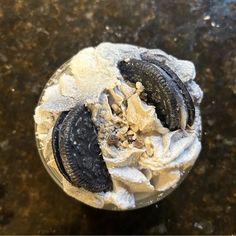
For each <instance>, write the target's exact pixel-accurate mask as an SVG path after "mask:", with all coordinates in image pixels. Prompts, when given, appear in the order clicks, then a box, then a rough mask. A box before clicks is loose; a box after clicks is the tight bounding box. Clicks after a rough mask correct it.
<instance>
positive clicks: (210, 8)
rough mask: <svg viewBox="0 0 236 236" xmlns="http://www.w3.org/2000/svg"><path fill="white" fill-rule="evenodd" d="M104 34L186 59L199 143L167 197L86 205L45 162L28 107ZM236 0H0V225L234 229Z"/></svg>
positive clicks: (40, 230)
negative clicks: (193, 83)
mask: <svg viewBox="0 0 236 236" xmlns="http://www.w3.org/2000/svg"><path fill="white" fill-rule="evenodd" d="M102 41H111V42H123V43H131V44H137V45H141V46H144V47H147V48H161V49H163V50H165V51H166V52H168V53H170V54H173V55H175V56H176V57H179V58H181V59H189V60H192V61H193V62H194V63H195V65H196V68H197V81H198V83H199V84H200V85H201V87H202V88H203V90H204V93H205V94H204V95H205V97H204V100H203V104H202V116H203V128H204V131H203V137H202V138H203V150H202V152H201V155H200V157H199V159H198V161H197V163H196V165H195V166H194V168H193V169H192V171H191V173H190V174H189V176H188V177H187V178H186V180H185V181H184V182H183V183H182V184H181V186H180V187H179V188H178V189H177V190H176V191H174V192H173V193H172V194H171V195H170V196H169V197H167V198H166V199H164V200H163V201H161V202H159V203H158V204H155V205H153V206H150V207H147V208H144V209H140V210H136V211H130V212H120V213H119V212H107V211H102V210H96V209H92V208H90V207H87V206H84V205H83V204H81V203H79V202H77V201H76V200H74V199H72V198H70V197H68V196H67V195H65V194H64V193H63V192H62V190H61V189H60V188H59V187H58V186H57V185H56V184H55V183H54V182H53V181H52V179H51V178H50V176H49V175H48V174H47V172H46V170H45V169H44V167H43V165H42V163H41V161H40V158H39V155H38V152H37V149H36V145H35V140H34V123H33V118H32V116H33V113H34V108H35V106H36V103H37V100H38V98H39V95H40V93H41V90H42V89H43V87H44V85H45V83H46V82H47V80H48V78H49V77H50V76H51V75H52V73H53V72H54V71H55V70H56V68H57V67H59V66H60V65H61V64H62V63H64V62H65V61H66V60H67V59H69V58H70V57H71V56H73V55H74V54H75V53H76V52H77V51H78V50H80V49H82V48H84V47H87V46H90V45H93V46H95V45H97V44H98V43H100V42H102ZM235 78H236V1H233V0H225V1H223V0H215V1H214V0H211V1H209V0H191V1H185V0H176V1H175V0H158V1H142V0H136V1H129V0H127V1H124V0H114V1H90V0H87V1H81V0H80V1H76V0H75V1H59V0H58V1H57V0H51V1H50V0H44V1H43V0H37V1H36V0H27V1H21V0H15V1H13V0H8V1H5V0H0V93H1V99H0V131H1V132H0V234H69V233H70V234H72V233H73V234H233V233H236V223H235V222H236V146H235V141H236V137H235V136H236V134H235V133H236V111H235V107H236V96H235V95H236V81H235Z"/></svg>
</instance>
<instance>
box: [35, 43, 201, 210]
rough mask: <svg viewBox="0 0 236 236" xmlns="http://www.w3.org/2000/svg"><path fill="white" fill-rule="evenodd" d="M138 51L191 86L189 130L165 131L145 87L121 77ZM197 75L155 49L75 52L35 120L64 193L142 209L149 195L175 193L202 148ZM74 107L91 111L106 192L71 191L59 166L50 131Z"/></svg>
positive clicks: (106, 47) (109, 47) (108, 46)
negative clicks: (109, 186)
mask: <svg viewBox="0 0 236 236" xmlns="http://www.w3.org/2000/svg"><path fill="white" fill-rule="evenodd" d="M140 53H149V54H152V55H153V56H155V57H156V59H158V60H160V61H163V62H165V64H166V65H168V66H169V67H170V68H171V69H172V70H173V71H174V72H175V73H176V74H177V75H178V76H179V77H180V79H181V80H182V81H183V82H187V81H190V82H189V83H188V89H189V92H190V94H191V96H192V97H193V100H194V102H195V105H196V107H195V108H196V117H195V122H194V125H193V126H192V127H191V129H188V130H186V131H182V130H177V131H173V132H170V131H169V130H168V129H167V128H165V127H163V126H162V124H161V122H160V120H159V119H158V116H157V114H156V112H155V107H154V106H151V105H147V104H146V103H145V102H144V101H142V100H141V99H140V94H141V93H142V91H143V89H144V88H143V86H142V84H141V83H136V84H135V85H131V84H129V83H127V82H125V81H124V80H123V79H122V76H121V75H120V73H119V70H118V69H117V62H118V61H120V60H124V59H127V58H136V59H140ZM194 77H195V68H194V65H193V64H192V63H191V62H189V61H184V60H178V59H176V58H175V57H173V56H170V55H167V54H166V53H165V52H163V51H161V50H159V49H151V50H148V49H145V48H141V47H136V46H133V45H126V44H112V43H101V44H100V45H98V46H97V47H96V48H93V47H90V48H85V49H83V50H81V51H80V52H79V53H78V54H76V55H75V56H74V57H73V58H72V59H71V61H70V62H69V65H68V69H67V70H66V71H65V72H64V73H62V74H61V75H60V76H59V78H54V81H53V83H52V84H51V85H50V86H49V87H47V88H46V89H45V91H44V94H43V97H42V100H41V103H40V104H39V106H37V107H36V109H35V115H34V119H35V123H36V124H37V126H36V135H37V138H38V140H39V143H40V148H41V149H42V153H43V156H44V158H45V161H46V163H47V165H48V166H49V167H50V168H52V169H53V170H54V173H56V175H57V177H58V178H60V179H61V182H62V185H63V189H64V191H65V192H66V193H67V194H68V195H70V196H72V197H74V198H76V199H78V200H80V201H82V202H84V203H86V204H88V205H91V206H93V207H97V208H103V207H104V208H106V207H107V206H109V205H112V206H113V207H116V208H118V209H128V208H134V207H136V206H139V201H142V202H144V201H145V199H148V198H149V197H150V196H152V195H154V194H155V195H156V196H155V198H156V199H157V198H158V197H159V198H161V197H162V195H163V192H164V191H168V190H169V189H171V188H174V187H175V186H176V185H177V184H178V182H179V181H180V179H181V177H182V176H183V175H184V173H185V172H187V171H188V170H189V168H191V166H192V165H193V164H194V162H195V160H196V158H197V157H198V155H199V152H200V150H201V144H200V142H199V139H198V136H199V134H200V131H201V118H200V112H199V108H198V104H200V102H201V99H202V96H203V94H202V91H201V89H200V88H199V86H198V85H197V84H196V83H195V82H194V81H192V80H193V79H194ZM78 103H79V104H86V105H87V106H88V108H89V109H90V110H91V113H92V119H93V122H94V123H95V125H96V126H97V127H98V130H99V132H98V141H99V144H100V148H101V151H102V154H103V158H104V160H105V162H106V165H107V167H108V170H109V173H110V174H111V177H112V181H113V190H112V191H110V192H107V193H91V192H89V191H87V190H85V189H83V188H77V187H74V186H72V185H71V184H70V183H69V182H68V181H66V180H65V179H64V178H63V177H62V175H61V173H60V172H59V170H58V168H57V166H56V163H55V160H54V157H53V153H52V146H51V137H52V128H53V126H54V123H55V121H56V119H57V117H58V116H59V114H60V112H62V111H66V110H69V109H71V108H72V107H74V106H75V105H76V104H78ZM111 137H112V138H113V139H114V137H115V140H113V139H112V138H111ZM116 139H117V140H116ZM109 140H110V141H109ZM112 142H113V143H112Z"/></svg>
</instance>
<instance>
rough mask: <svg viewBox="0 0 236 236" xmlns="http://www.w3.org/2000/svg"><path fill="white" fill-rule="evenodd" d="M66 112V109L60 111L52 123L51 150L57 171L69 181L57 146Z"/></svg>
mask: <svg viewBox="0 0 236 236" xmlns="http://www.w3.org/2000/svg"><path fill="white" fill-rule="evenodd" d="M67 114H68V111H64V112H62V113H61V114H60V115H59V116H58V118H57V120H56V123H55V124H54V127H53V131H52V150H53V155H54V159H55V161H56V164H57V167H58V169H59V171H60V172H61V174H62V175H63V176H64V177H65V178H66V179H67V180H68V181H70V176H69V175H68V174H67V173H66V170H65V168H64V165H63V163H62V159H61V154H60V147H59V132H60V129H61V126H62V123H63V121H64V119H65V118H66V115H67Z"/></svg>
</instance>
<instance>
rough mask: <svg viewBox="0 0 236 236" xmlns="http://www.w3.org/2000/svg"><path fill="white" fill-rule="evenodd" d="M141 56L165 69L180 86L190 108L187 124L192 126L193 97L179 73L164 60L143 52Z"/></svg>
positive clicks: (193, 117)
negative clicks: (161, 60) (163, 61)
mask: <svg viewBox="0 0 236 236" xmlns="http://www.w3.org/2000/svg"><path fill="white" fill-rule="evenodd" d="M141 58H142V60H144V61H147V62H149V63H152V64H154V65H156V66H157V67H158V68H159V69H162V70H164V71H165V72H166V73H167V74H168V75H169V76H170V77H171V78H172V80H173V82H174V83H175V84H176V85H177V86H178V88H179V90H180V92H181V93H182V95H183V97H184V102H185V105H186V107H187V110H188V121H187V124H188V125H189V126H192V125H193V123H194V119H195V107H194V103H193V100H192V97H191V95H190V93H189V91H188V89H187V88H186V86H185V84H184V83H183V82H182V81H181V79H180V78H179V77H178V75H177V74H176V73H175V72H174V71H172V70H171V69H170V67H168V66H167V65H165V64H164V63H162V62H160V61H158V60H156V59H154V58H152V57H150V56H148V55H146V54H141Z"/></svg>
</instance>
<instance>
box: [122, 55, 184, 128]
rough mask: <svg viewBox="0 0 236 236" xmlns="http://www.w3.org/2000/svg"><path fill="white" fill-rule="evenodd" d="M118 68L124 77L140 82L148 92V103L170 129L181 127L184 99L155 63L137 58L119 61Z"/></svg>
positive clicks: (174, 84) (169, 78)
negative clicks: (154, 108)
mask: <svg viewBox="0 0 236 236" xmlns="http://www.w3.org/2000/svg"><path fill="white" fill-rule="evenodd" d="M118 68H119V70H120V73H121V75H122V76H123V78H124V79H127V80H129V81H130V82H133V83H136V82H141V83H142V84H143V86H144V88H145V92H146V93H147V94H148V97H147V100H148V103H149V104H152V105H154V106H155V107H156V111H157V115H158V117H159V118H160V119H161V121H162V123H163V125H164V126H166V127H168V128H169V129H170V130H176V129H179V128H181V118H182V117H181V116H182V111H183V110H184V109H185V104H184V99H183V96H182V94H181V93H180V91H179V88H178V87H177V85H176V83H175V82H174V81H173V80H172V78H171V77H170V76H169V75H168V74H167V73H166V72H165V71H163V70H160V69H158V68H157V67H156V66H155V65H153V64H151V63H149V62H146V61H142V60H137V59H129V60H125V61H120V62H119V63H118Z"/></svg>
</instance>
